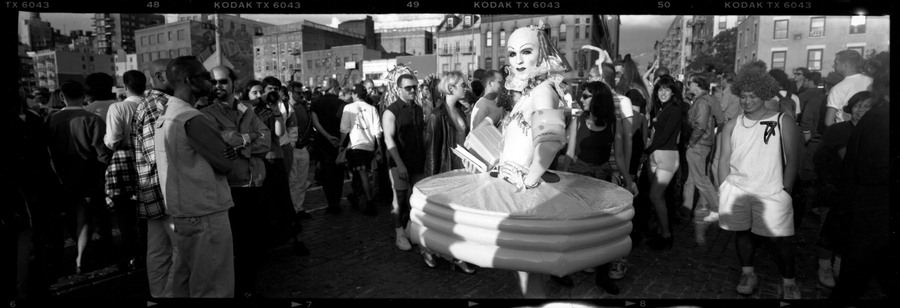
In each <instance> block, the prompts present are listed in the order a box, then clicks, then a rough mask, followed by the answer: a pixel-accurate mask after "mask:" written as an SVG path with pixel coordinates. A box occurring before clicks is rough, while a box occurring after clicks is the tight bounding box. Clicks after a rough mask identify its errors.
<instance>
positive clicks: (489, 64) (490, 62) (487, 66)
mask: <svg viewBox="0 0 900 308" xmlns="http://www.w3.org/2000/svg"><path fill="white" fill-rule="evenodd" d="M484 68H485V69H489V70H490V69H494V61H493V60H492V59H491V57H485V58H484Z"/></svg>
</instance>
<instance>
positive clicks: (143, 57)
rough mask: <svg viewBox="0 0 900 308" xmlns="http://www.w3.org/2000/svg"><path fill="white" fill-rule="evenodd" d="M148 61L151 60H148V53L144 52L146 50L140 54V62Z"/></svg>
mask: <svg viewBox="0 0 900 308" xmlns="http://www.w3.org/2000/svg"><path fill="white" fill-rule="evenodd" d="M150 61H151V60H150V53H146V52H145V53H143V54H141V62H144V63H147V62H150Z"/></svg>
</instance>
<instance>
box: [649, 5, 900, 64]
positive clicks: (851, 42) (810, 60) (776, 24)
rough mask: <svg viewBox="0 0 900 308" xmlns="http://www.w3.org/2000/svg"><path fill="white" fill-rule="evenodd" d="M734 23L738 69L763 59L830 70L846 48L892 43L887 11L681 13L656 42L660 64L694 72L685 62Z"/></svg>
mask: <svg viewBox="0 0 900 308" xmlns="http://www.w3.org/2000/svg"><path fill="white" fill-rule="evenodd" d="M731 28H737V30H736V33H737V37H736V40H735V45H736V46H735V49H736V52H735V60H734V67H733V69H734V70H735V71H736V70H737V69H738V68H739V67H740V66H741V65H742V64H744V63H747V62H749V61H752V60H756V59H760V60H763V61H765V62H766V64H767V65H768V67H769V68H779V69H784V70H786V71H790V70H792V69H795V68H798V67H805V68H807V69H809V70H810V71H821V72H830V71H831V70H832V64H833V63H834V55H835V54H836V53H838V52H839V51H841V50H847V49H851V50H856V51H858V52H859V53H860V54H862V55H863V56H865V57H868V56H870V55H872V54H874V53H876V52H880V51H887V50H889V48H890V17H888V16H863V15H858V16H772V15H766V16H753V15H743V16H715V15H679V16H676V17H675V19H674V20H673V21H672V24H671V25H670V26H669V29H668V31H667V32H666V36H665V38H664V39H663V40H662V41H660V42H658V43H657V46H656V48H657V52H658V57H659V59H660V65H661V66H663V67H667V68H669V70H670V71H671V72H672V73H673V74H679V75H682V74H689V73H690V72H685V70H684V68H685V67H687V66H688V65H689V64H690V63H691V60H692V59H693V58H694V57H695V56H696V55H697V54H699V52H701V51H703V50H707V51H709V50H710V49H711V48H713V41H714V38H715V36H716V35H718V34H719V33H720V32H722V31H725V30H728V29H731Z"/></svg>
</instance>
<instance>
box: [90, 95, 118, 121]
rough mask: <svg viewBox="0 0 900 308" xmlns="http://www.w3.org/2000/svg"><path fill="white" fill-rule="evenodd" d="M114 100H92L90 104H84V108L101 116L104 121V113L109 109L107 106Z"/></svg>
mask: <svg viewBox="0 0 900 308" xmlns="http://www.w3.org/2000/svg"><path fill="white" fill-rule="evenodd" d="M115 103H116V100H114V99H108V100H104V101H94V102H93V103H91V104H90V105H87V106H84V110H86V111H89V112H91V113H93V114H96V115H98V116H100V117H101V118H103V121H106V113H107V112H108V110H109V106H112V104H115Z"/></svg>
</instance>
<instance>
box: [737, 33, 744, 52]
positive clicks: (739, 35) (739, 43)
mask: <svg viewBox="0 0 900 308" xmlns="http://www.w3.org/2000/svg"><path fill="white" fill-rule="evenodd" d="M741 34H742V33H741V31H738V34H737V35H738V39H737V41H738V48H744V44H741V39H743V38H744V36H743V35H741Z"/></svg>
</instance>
